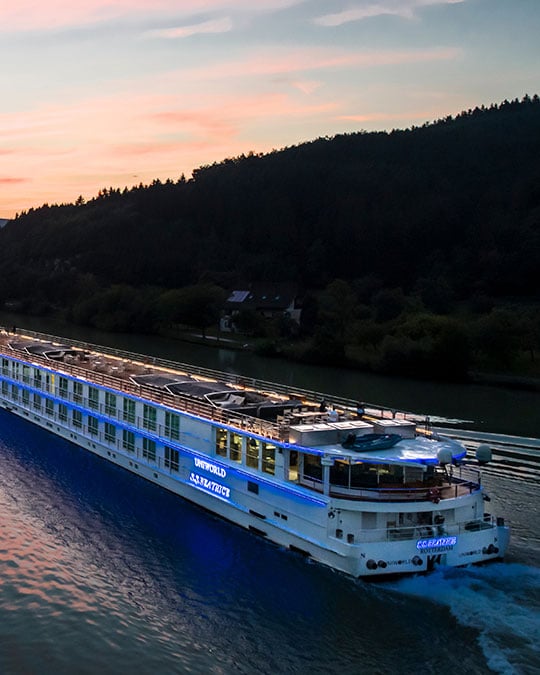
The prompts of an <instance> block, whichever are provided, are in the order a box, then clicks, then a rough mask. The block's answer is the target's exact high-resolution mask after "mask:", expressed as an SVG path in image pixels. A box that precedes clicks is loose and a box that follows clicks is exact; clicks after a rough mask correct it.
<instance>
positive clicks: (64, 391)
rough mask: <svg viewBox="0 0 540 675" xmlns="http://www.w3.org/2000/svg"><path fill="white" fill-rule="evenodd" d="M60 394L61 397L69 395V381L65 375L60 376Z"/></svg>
mask: <svg viewBox="0 0 540 675" xmlns="http://www.w3.org/2000/svg"><path fill="white" fill-rule="evenodd" d="M58 394H59V396H60V397H61V398H67V397H68V381H67V379H66V378H65V377H59V378H58Z"/></svg>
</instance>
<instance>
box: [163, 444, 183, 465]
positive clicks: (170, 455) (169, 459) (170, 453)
mask: <svg viewBox="0 0 540 675" xmlns="http://www.w3.org/2000/svg"><path fill="white" fill-rule="evenodd" d="M179 462H180V453H179V452H178V450H175V449H174V448H169V447H168V446H167V445H166V446H165V466H166V467H167V468H168V469H170V470H171V471H178V466H179Z"/></svg>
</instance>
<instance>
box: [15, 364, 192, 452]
mask: <svg viewBox="0 0 540 675" xmlns="http://www.w3.org/2000/svg"><path fill="white" fill-rule="evenodd" d="M2 363H3V366H2V367H3V368H4V369H5V370H6V373H7V371H8V365H9V362H8V360H7V359H3V362H2ZM12 365H13V366H17V372H18V366H19V364H18V363H13V364H12ZM30 370H31V369H30V366H24V365H23V381H24V382H26V383H30V382H31V377H30ZM33 370H34V373H33V384H34V386H38V387H40V388H41V386H42V381H43V378H42V373H41V371H40V370H39V369H38V368H34V369H33ZM47 378H49V375H47ZM69 382H70V380H68V378H66V377H62V376H59V377H58V393H59V395H60V397H61V398H66V399H68V398H69ZM71 383H72V398H73V401H74V403H80V404H82V403H84V387H85V386H87V387H88V389H87V394H88V396H87V401H88V407H89V408H90V409H92V410H99V409H100V390H99V389H98V388H97V387H92V386H91V385H84V384H83V383H82V382H77V381H76V380H72V381H71ZM104 394H105V414H106V415H109V416H110V417H116V416H117V413H118V396H117V395H116V394H113V393H112V392H109V391H106V392H104ZM6 395H7V393H6ZM122 419H123V420H124V421H125V422H128V423H130V424H135V422H136V404H135V401H134V400H132V399H130V398H122ZM143 427H144V428H145V429H148V430H149V431H155V430H156V429H157V409H156V408H155V407H154V406H152V405H148V404H146V403H145V404H144V405H143ZM164 433H165V436H167V437H169V438H171V439H172V440H178V439H179V438H180V416H179V415H176V414H174V413H171V412H167V411H166V412H165V429H164Z"/></svg>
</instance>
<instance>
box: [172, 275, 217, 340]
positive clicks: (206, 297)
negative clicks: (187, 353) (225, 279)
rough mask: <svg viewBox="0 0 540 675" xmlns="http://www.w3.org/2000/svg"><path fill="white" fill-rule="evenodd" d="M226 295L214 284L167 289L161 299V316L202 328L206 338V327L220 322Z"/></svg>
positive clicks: (174, 321) (173, 321)
mask: <svg viewBox="0 0 540 675" xmlns="http://www.w3.org/2000/svg"><path fill="white" fill-rule="evenodd" d="M226 297H227V294H226V292H225V291H224V290H223V289H222V288H220V287H219V286H215V285H213V284H200V285H195V286H186V287H185V288H177V289H173V290H170V291H166V292H165V293H163V294H162V295H161V297H160V299H159V310H160V316H161V317H162V318H163V319H165V320H167V321H170V322H172V323H182V324H187V325H188V326H194V327H197V328H200V329H201V331H202V336H203V338H205V337H206V329H207V328H208V327H209V326H211V325H212V324H217V323H218V321H219V317H220V315H221V310H222V308H223V304H224V302H225V299H226Z"/></svg>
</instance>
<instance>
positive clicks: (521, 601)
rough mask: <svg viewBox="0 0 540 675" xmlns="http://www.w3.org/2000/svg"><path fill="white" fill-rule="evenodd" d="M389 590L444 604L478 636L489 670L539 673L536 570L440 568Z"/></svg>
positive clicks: (539, 582)
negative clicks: (476, 632)
mask: <svg viewBox="0 0 540 675" xmlns="http://www.w3.org/2000/svg"><path fill="white" fill-rule="evenodd" d="M387 588H392V589H393V590H396V591H398V592H399V593H404V594H406V595H413V596H420V597H422V598H427V599H429V600H432V601H433V602H436V603H439V604H443V605H446V606H447V607H448V608H449V610H450V612H451V614H452V615H453V616H454V617H455V619H456V620H457V621H458V622H459V623H460V624H461V625H464V626H468V627H470V628H474V629H475V630H477V631H478V633H479V635H478V643H479V645H480V647H481V649H482V651H483V653H484V655H485V657H486V661H487V665H488V667H489V668H490V669H491V670H492V671H494V672H496V673H504V675H528V674H531V675H532V673H538V672H540V568H537V567H530V566H528V565H522V564H517V563H493V564H491V565H489V566H486V567H471V568H440V569H439V570H437V571H435V572H434V573H432V574H431V575H429V576H425V577H408V578H403V579H400V580H399V581H396V582H392V583H390V584H389V585H388V586H387Z"/></svg>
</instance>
